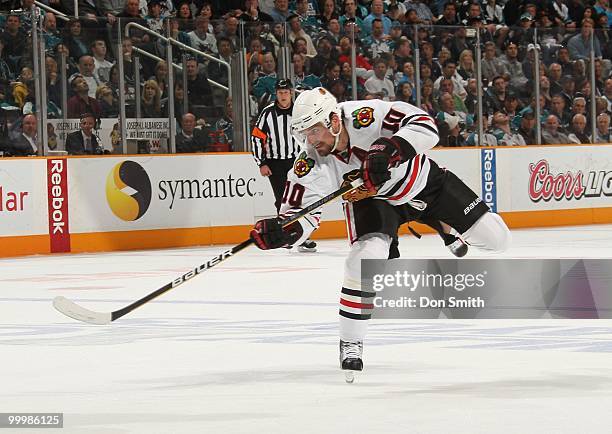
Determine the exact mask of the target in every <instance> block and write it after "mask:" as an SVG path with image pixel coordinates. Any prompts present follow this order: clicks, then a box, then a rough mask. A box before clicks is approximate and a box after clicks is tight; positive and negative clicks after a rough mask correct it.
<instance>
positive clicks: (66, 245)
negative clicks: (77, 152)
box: [47, 159, 70, 253]
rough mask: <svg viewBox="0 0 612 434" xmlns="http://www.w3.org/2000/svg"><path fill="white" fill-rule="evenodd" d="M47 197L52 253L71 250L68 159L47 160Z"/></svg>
mask: <svg viewBox="0 0 612 434" xmlns="http://www.w3.org/2000/svg"><path fill="white" fill-rule="evenodd" d="M47 197H48V199H47V201H48V202H47V205H48V209H49V240H50V243H51V253H55V252H69V251H70V231H69V229H68V165H67V160H66V159H57V160H55V159H54V160H47Z"/></svg>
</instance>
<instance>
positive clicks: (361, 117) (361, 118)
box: [351, 107, 374, 129]
mask: <svg viewBox="0 0 612 434" xmlns="http://www.w3.org/2000/svg"><path fill="white" fill-rule="evenodd" d="M351 115H352V116H353V128H355V129H360V128H367V127H369V126H370V125H372V123H373V122H374V109H373V108H372V107H360V108H358V109H356V110H353V112H352V113H351Z"/></svg>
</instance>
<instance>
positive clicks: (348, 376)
mask: <svg viewBox="0 0 612 434" xmlns="http://www.w3.org/2000/svg"><path fill="white" fill-rule="evenodd" d="M344 381H346V382H347V383H348V384H351V383H352V382H353V381H355V371H344Z"/></svg>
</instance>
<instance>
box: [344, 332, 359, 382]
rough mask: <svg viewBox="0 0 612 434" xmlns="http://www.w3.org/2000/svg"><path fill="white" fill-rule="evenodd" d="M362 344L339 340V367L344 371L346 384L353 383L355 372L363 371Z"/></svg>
mask: <svg viewBox="0 0 612 434" xmlns="http://www.w3.org/2000/svg"><path fill="white" fill-rule="evenodd" d="M362 354H363V342H349V341H343V340H340V366H341V367H342V370H343V371H344V380H345V381H346V382H347V383H352V382H353V381H355V371H362V370H363V361H362V360H361V356H362Z"/></svg>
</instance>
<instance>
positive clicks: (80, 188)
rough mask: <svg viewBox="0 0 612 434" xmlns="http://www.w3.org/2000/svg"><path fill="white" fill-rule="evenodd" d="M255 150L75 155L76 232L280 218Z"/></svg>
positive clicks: (73, 228) (73, 212)
mask: <svg viewBox="0 0 612 434" xmlns="http://www.w3.org/2000/svg"><path fill="white" fill-rule="evenodd" d="M249 157H250V156H248V155H235V156H234V155H205V156H201V155H192V156H172V157H171V156H168V157H165V156H160V157H137V156H126V157H117V158H114V157H113V158H100V159H95V158H92V159H90V158H87V159H73V160H70V178H69V180H70V184H69V186H68V189H69V190H70V223H71V231H72V232H73V233H85V232H98V231H118V230H121V231H125V230H143V229H164V228H195V227H211V226H235V225H249V224H252V223H253V222H254V216H258V215H268V216H269V215H274V214H275V213H276V211H275V209H274V198H273V195H272V190H271V188H270V185H269V182H268V180H267V179H266V178H263V177H261V176H260V174H259V170H258V169H257V166H256V165H255V163H254V162H253V161H252V159H250V158H249Z"/></svg>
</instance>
